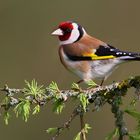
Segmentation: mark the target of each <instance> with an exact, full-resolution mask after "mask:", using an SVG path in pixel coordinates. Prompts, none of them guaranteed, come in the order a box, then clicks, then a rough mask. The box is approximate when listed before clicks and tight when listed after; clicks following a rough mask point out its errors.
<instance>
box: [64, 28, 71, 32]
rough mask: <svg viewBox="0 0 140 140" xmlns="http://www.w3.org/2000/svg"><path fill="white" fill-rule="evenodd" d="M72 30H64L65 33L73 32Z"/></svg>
mask: <svg viewBox="0 0 140 140" xmlns="http://www.w3.org/2000/svg"><path fill="white" fill-rule="evenodd" d="M71 31H72V30H71V29H69V28H67V29H65V30H64V33H71Z"/></svg>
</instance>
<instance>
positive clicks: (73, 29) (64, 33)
mask: <svg viewBox="0 0 140 140" xmlns="http://www.w3.org/2000/svg"><path fill="white" fill-rule="evenodd" d="M85 34H86V32H85V30H84V28H83V27H82V26H81V25H79V24H77V23H75V22H71V21H66V22H62V23H60V24H59V26H58V29H56V30H55V31H54V32H52V35H56V36H58V37H59V41H60V45H67V44H72V43H75V42H77V41H78V40H80V39H81V38H82V37H83V36H84V35H85Z"/></svg>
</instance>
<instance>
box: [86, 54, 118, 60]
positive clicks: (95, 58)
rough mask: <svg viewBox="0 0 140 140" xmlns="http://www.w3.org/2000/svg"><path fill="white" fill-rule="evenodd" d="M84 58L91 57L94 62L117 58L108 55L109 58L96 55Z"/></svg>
mask: <svg viewBox="0 0 140 140" xmlns="http://www.w3.org/2000/svg"><path fill="white" fill-rule="evenodd" d="M84 56H86V57H91V58H92V60H104V59H112V58H116V57H115V56H113V55H107V56H98V55H96V54H85V55H84Z"/></svg>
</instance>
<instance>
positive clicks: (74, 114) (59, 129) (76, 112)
mask: <svg viewBox="0 0 140 140" xmlns="http://www.w3.org/2000/svg"><path fill="white" fill-rule="evenodd" d="M78 108H79V106H78V107H76V108H75V109H74V111H73V112H72V114H71V116H70V118H69V119H68V121H66V122H65V123H64V124H63V125H62V126H60V127H58V128H57V132H56V134H55V135H54V136H53V137H52V138H51V140H55V139H56V138H57V137H58V136H59V135H60V134H61V132H62V131H63V130H64V129H65V128H67V129H68V128H69V127H70V124H71V122H72V121H73V119H74V118H75V117H76V116H77V115H78V114H79V111H78Z"/></svg>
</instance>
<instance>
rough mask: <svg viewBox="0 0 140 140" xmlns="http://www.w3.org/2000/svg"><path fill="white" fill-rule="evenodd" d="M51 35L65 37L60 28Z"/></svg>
mask: <svg viewBox="0 0 140 140" xmlns="http://www.w3.org/2000/svg"><path fill="white" fill-rule="evenodd" d="M51 35H57V36H61V35H64V34H63V31H62V30H61V29H60V28H58V29H56V30H55V31H53V32H52V33H51Z"/></svg>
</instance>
